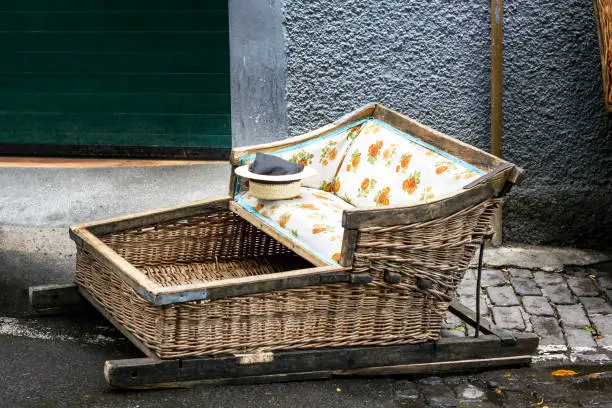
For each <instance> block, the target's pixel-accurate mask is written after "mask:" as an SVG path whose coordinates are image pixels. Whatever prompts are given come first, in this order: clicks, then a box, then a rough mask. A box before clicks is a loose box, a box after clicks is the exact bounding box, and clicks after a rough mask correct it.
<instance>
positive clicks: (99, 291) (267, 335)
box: [76, 199, 499, 358]
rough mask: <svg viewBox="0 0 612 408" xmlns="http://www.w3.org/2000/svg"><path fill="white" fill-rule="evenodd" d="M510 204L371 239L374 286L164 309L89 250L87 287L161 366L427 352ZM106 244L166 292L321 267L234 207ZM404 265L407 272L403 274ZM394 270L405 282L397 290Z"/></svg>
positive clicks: (337, 286)
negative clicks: (369, 351)
mask: <svg viewBox="0 0 612 408" xmlns="http://www.w3.org/2000/svg"><path fill="white" fill-rule="evenodd" d="M498 204H499V200H495V199H493V200H487V201H485V202H483V203H480V204H478V205H475V206H473V207H471V208H468V209H466V210H464V211H461V212H458V213H456V214H454V215H452V216H450V217H446V218H443V219H437V220H435V221H431V222H425V223H417V224H412V225H410V226H402V227H398V228H367V229H365V230H363V231H362V232H360V238H359V240H358V246H357V250H356V253H355V265H356V268H357V269H359V268H367V269H369V270H371V271H372V275H373V280H372V282H371V283H368V284H365V285H359V284H351V283H346V282H345V283H333V284H326V285H317V286H309V287H304V288H298V289H289V290H281V291H272V292H269V293H259V294H252V295H247V296H239V297H232V298H227V299H219V300H210V301H209V300H204V301H192V302H186V303H179V304H171V305H165V306H159V307H155V306H153V305H151V303H150V302H149V301H148V300H147V299H145V298H144V297H142V296H141V295H139V294H138V293H137V291H136V290H134V288H133V287H132V286H130V285H129V284H128V283H127V282H126V280H125V279H124V278H123V277H122V276H121V275H120V274H119V273H118V272H117V271H116V268H113V267H112V265H109V262H108V259H107V257H106V256H104V255H103V254H101V253H99V252H97V251H94V250H91V249H89V247H88V246H87V245H83V246H82V247H79V248H78V253H77V273H76V282H77V283H78V285H79V286H80V287H81V289H82V290H84V291H85V293H87V294H88V295H89V296H90V297H91V298H93V300H94V301H95V302H97V303H98V304H99V305H101V306H102V307H103V308H104V309H105V310H106V312H107V313H108V314H109V315H110V316H111V317H112V318H114V320H115V321H116V322H118V323H119V324H120V325H121V326H122V327H124V328H125V329H126V330H127V331H128V332H129V333H130V334H131V335H132V336H133V337H135V338H136V339H137V340H138V341H139V342H141V343H142V344H143V345H144V346H145V347H146V348H147V349H149V350H151V351H152V353H154V354H155V355H156V356H158V357H160V358H176V357H186V356H204V355H220V354H228V353H230V354H243V353H257V352H262V351H271V350H286V349H302V348H319V347H339V346H348V345H389V344H402V343H419V342H423V341H427V340H435V339H438V337H439V330H440V325H441V321H442V319H443V317H444V314H445V312H446V310H447V308H448V301H449V300H450V298H451V296H452V295H453V292H454V290H455V287H456V285H457V283H458V282H459V281H460V279H461V277H462V275H463V272H464V270H465V269H466V267H467V265H468V262H469V261H470V259H471V257H472V255H473V254H474V250H475V249H476V247H477V245H478V243H479V242H480V239H481V238H482V234H483V233H484V231H485V230H486V228H487V227H488V225H489V224H490V222H491V219H492V217H493V213H494V211H493V210H494V209H495V208H496V207H497V205H498ZM390 237H392V239H390ZM100 239H101V241H102V242H104V244H106V245H107V246H108V247H110V248H112V250H114V251H115V252H116V253H117V254H119V255H120V256H121V257H122V258H123V259H124V260H127V261H128V262H129V263H130V264H132V265H133V266H135V267H137V268H138V269H139V270H141V271H142V272H143V273H144V274H146V276H147V277H148V278H149V279H151V280H153V281H155V282H156V283H158V284H159V285H160V286H163V287H172V286H175V285H184V284H189V283H195V282H203V281H213V280H219V279H226V278H239V277H246V276H252V275H258V274H270V273H275V272H281V271H286V270H289V269H299V268H304V267H308V266H310V263H308V262H307V261H305V260H304V259H302V258H301V257H299V256H297V255H296V254H295V253H293V252H291V251H290V250H289V249H287V248H286V247H285V246H283V245H281V244H280V243H279V242H277V241H276V240H274V239H273V238H271V237H269V236H268V235H267V234H265V233H263V232H262V231H260V230H259V229H257V228H255V227H254V226H252V225H251V224H250V223H248V222H246V221H245V220H243V219H242V218H241V217H239V216H237V215H236V214H234V213H232V212H230V211H229V210H223V209H215V210H212V211H208V212H204V213H202V214H199V215H196V216H190V217H187V218H183V219H176V220H172V221H166V222H162V223H157V224H154V225H145V226H142V227H138V228H134V229H129V230H125V231H120V232H116V233H111V234H107V235H103V236H101V237H100ZM390 242H392V243H393V244H390ZM398 257H401V258H402V260H403V261H402V263H403V264H404V267H401V268H398V267H397V265H398V263H397V262H394V260H395V259H397V258H398ZM388 268H394V269H395V270H397V271H398V272H399V273H401V274H402V275H403V276H404V277H405V279H403V280H402V282H401V283H399V284H389V283H387V282H385V281H384V279H383V274H384V272H385V271H386V270H388ZM416 276H428V277H429V278H431V279H432V281H433V282H435V284H434V287H433V288H432V289H431V290H429V291H423V290H420V289H419V288H418V287H417V285H416V281H415V279H416Z"/></svg>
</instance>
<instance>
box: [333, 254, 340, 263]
mask: <svg viewBox="0 0 612 408" xmlns="http://www.w3.org/2000/svg"><path fill="white" fill-rule="evenodd" d="M332 259H333V260H334V261H336V262H340V252H336V253H335V254H333V255H332Z"/></svg>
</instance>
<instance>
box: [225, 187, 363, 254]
mask: <svg viewBox="0 0 612 408" xmlns="http://www.w3.org/2000/svg"><path fill="white" fill-rule="evenodd" d="M236 202H237V203H238V204H240V205H241V206H242V207H243V208H246V209H247V210H250V211H251V212H254V213H256V214H257V215H259V217H260V218H262V219H264V221H266V222H267V223H268V224H270V225H271V226H273V227H274V228H276V229H279V230H281V232H282V231H283V230H284V231H285V233H286V234H289V235H290V236H292V237H293V239H294V240H296V241H298V242H301V243H303V244H305V245H304V246H305V247H306V248H311V249H312V250H313V252H315V253H316V254H318V255H319V256H320V257H322V258H323V259H327V260H328V261H329V262H330V263H336V262H338V261H340V253H341V248H342V235H343V234H344V229H343V228H342V211H344V210H345V209H349V208H353V206H352V205H350V204H348V203H346V202H345V201H344V200H342V199H341V198H339V197H337V196H335V195H334V194H332V193H329V192H326V191H321V190H318V189H314V188H308V187H302V189H301V190H300V195H299V196H298V197H296V198H293V199H290V200H273V201H269V200H259V199H257V198H255V197H253V196H250V195H249V194H248V193H241V194H240V195H238V196H237V197H236Z"/></svg>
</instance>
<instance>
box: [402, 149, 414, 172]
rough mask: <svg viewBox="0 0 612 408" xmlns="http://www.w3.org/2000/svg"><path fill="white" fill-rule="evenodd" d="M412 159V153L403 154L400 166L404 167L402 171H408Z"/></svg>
mask: <svg viewBox="0 0 612 408" xmlns="http://www.w3.org/2000/svg"><path fill="white" fill-rule="evenodd" d="M410 159H412V155H411V154H410V153H405V154H402V157H401V158H400V167H401V169H402V173H405V172H406V169H407V168H408V165H409V164H410Z"/></svg>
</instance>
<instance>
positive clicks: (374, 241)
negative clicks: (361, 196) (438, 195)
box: [353, 199, 501, 339]
mask: <svg viewBox="0 0 612 408" xmlns="http://www.w3.org/2000/svg"><path fill="white" fill-rule="evenodd" d="M500 202H501V200H500V199H491V200H488V201H485V202H483V203H480V204H478V205H475V206H473V207H470V208H466V209H464V210H462V211H459V212H457V213H455V214H453V215H451V216H448V217H445V218H441V219H435V220H432V221H428V222H424V223H415V224H410V225H395V226H391V227H371V228H364V229H361V230H359V237H358V239H357V247H356V251H355V254H354V258H353V266H354V268H355V271H356V272H366V271H367V272H370V273H372V272H374V273H376V274H383V273H384V272H385V271H390V272H397V273H399V274H400V275H401V276H402V280H401V282H400V283H398V284H396V285H393V288H394V289H395V290H398V289H400V288H401V289H400V290H402V291H404V292H407V293H412V294H413V296H415V301H414V302H413V303H412V307H414V308H415V309H417V310H418V315H419V316H421V319H422V320H421V321H420V322H418V323H417V324H418V328H417V329H416V330H417V331H418V332H419V333H420V336H421V337H423V338H426V339H438V338H439V331H440V326H441V322H442V319H443V318H444V314H445V312H446V310H447V309H448V305H449V301H450V300H451V299H452V297H453V295H454V292H455V290H456V288H457V285H458V284H459V282H460V281H461V279H462V278H463V275H464V273H465V270H466V269H467V267H468V265H469V263H470V261H471V259H472V257H473V256H474V252H475V250H476V249H477V248H478V245H479V244H480V242H481V240H482V238H483V235H484V234H486V233H487V231H488V230H489V229H490V228H491V225H492V222H493V217H494V216H495V210H496V208H497V207H498V206H499V204H500ZM419 278H422V279H419ZM418 280H421V282H425V284H427V282H429V283H430V284H431V287H430V288H425V287H424V286H421V287H422V289H421V288H419V286H418V285H417V281H418ZM417 299H418V300H417Z"/></svg>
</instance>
